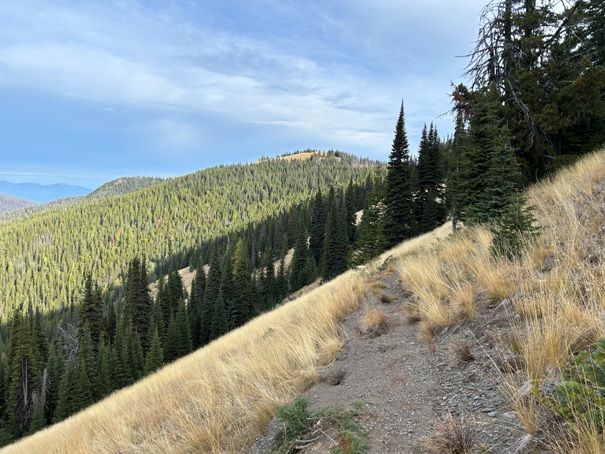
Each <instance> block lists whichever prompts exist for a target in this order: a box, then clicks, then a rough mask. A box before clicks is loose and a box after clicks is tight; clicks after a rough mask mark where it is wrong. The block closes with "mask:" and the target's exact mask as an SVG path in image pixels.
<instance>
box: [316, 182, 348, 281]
mask: <svg viewBox="0 0 605 454" xmlns="http://www.w3.org/2000/svg"><path fill="white" fill-rule="evenodd" d="M347 239H348V236H347V228H346V223H345V207H344V201H343V197H342V193H341V197H340V200H334V201H333V202H332V204H331V206H330V212H329V213H328V220H327V223H326V238H325V241H324V250H323V259H322V264H323V266H322V270H321V275H322V278H323V279H324V280H326V281H327V280H330V279H332V278H334V277H336V276H338V275H339V274H341V273H343V272H344V271H346V270H347Z"/></svg>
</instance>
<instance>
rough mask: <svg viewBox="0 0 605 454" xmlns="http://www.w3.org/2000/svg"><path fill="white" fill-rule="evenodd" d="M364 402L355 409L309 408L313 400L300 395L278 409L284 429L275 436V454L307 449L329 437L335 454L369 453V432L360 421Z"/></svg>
mask: <svg viewBox="0 0 605 454" xmlns="http://www.w3.org/2000/svg"><path fill="white" fill-rule="evenodd" d="M361 414H363V404H359V403H358V404H355V405H353V408H352V409H343V408H340V407H336V408H324V409H322V410H320V411H317V412H311V411H310V410H309V399H308V398H307V397H304V396H301V397H298V398H297V399H296V400H294V402H292V403H290V404H287V405H283V406H281V407H280V408H278V410H277V413H276V416H277V420H278V421H279V422H280V423H281V425H282V426H281V428H280V430H279V431H278V433H277V434H276V436H275V451H274V452H275V453H277V454H290V453H296V452H300V451H301V450H303V449H304V448H305V447H307V446H310V445H311V444H312V443H315V442H318V441H319V440H322V439H323V440H327V441H328V442H329V445H330V446H329V449H330V453H331V454H365V453H367V452H368V451H369V445H368V444H367V442H366V441H365V436H366V435H367V431H366V430H365V429H364V428H363V427H362V425H361V424H360V423H359V416H360V415H361Z"/></svg>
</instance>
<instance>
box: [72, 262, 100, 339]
mask: <svg viewBox="0 0 605 454" xmlns="http://www.w3.org/2000/svg"><path fill="white" fill-rule="evenodd" d="M85 325H87V326H88V329H89V330H90V336H91V339H92V342H93V345H96V344H97V343H98V342H99V336H100V335H101V331H103V308H102V302H101V298H100V296H99V293H98V291H96V290H95V288H94V285H93V281H92V274H91V273H88V274H87V275H86V279H85V281H84V293H83V295H82V302H81V303H80V313H79V316H78V332H79V333H80V334H81V333H82V331H83V329H84V326H85Z"/></svg>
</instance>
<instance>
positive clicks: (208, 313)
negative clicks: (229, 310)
mask: <svg viewBox="0 0 605 454" xmlns="http://www.w3.org/2000/svg"><path fill="white" fill-rule="evenodd" d="M221 281H222V271H221V263H220V258H219V255H218V251H216V250H214V251H213V252H212V259H211V260H210V269H209V270H208V278H207V279H206V292H205V294H204V306H203V307H202V312H201V322H200V323H201V336H200V341H201V345H205V344H207V343H208V342H209V341H210V340H211V339H212V338H213V337H212V336H211V324H212V320H214V318H215V314H214V308H215V307H216V304H217V300H218V296H219V292H220V290H221ZM222 307H224V304H223V305H222Z"/></svg>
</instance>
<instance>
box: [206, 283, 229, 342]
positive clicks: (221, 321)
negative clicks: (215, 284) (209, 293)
mask: <svg viewBox="0 0 605 454" xmlns="http://www.w3.org/2000/svg"><path fill="white" fill-rule="evenodd" d="M228 331H229V315H228V312H227V307H226V306H225V299H224V298H223V290H222V289H221V290H219V293H218V298H217V299H216V301H215V302H214V308H213V310H212V321H211V323H210V340H214V339H217V338H219V337H221V336H222V335H223V334H225V333H227V332H228Z"/></svg>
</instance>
